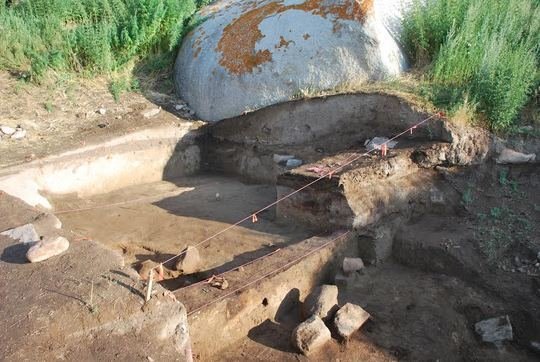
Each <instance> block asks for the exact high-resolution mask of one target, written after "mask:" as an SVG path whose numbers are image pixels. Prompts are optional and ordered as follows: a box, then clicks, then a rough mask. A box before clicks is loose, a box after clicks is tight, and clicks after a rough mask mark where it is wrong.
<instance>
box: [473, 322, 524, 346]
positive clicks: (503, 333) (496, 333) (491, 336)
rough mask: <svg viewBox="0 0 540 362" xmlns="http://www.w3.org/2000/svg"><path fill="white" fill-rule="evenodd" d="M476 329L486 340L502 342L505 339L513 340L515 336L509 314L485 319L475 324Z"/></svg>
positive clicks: (496, 342)
mask: <svg viewBox="0 0 540 362" xmlns="http://www.w3.org/2000/svg"><path fill="white" fill-rule="evenodd" d="M474 330H475V331H476V333H478V335H480V337H482V340H483V341H484V342H489V343H494V344H496V345H499V344H501V343H502V342H503V341H507V340H508V341H511V340H512V339H513V338H514V337H513V333H512V325H511V324H510V318H509V317H508V315H504V316H500V317H496V318H490V319H485V320H483V321H480V322H478V323H476V324H475V325H474Z"/></svg>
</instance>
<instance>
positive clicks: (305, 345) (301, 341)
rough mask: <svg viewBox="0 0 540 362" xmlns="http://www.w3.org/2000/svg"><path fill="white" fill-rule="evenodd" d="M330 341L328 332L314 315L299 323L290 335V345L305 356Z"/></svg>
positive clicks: (320, 320)
mask: <svg viewBox="0 0 540 362" xmlns="http://www.w3.org/2000/svg"><path fill="white" fill-rule="evenodd" d="M330 339H331V334H330V330H329V329H328V327H326V325H325V324H324V322H323V321H322V319H321V318H319V317H318V316H316V315H314V316H311V317H310V318H308V319H307V320H306V321H304V322H302V323H300V324H299V325H298V327H296V328H295V329H294V331H293V333H292V344H293V345H294V346H295V347H296V348H297V349H298V350H299V351H300V352H302V353H303V354H305V355H309V354H310V353H312V352H313V351H316V350H318V349H319V348H321V347H322V346H324V345H325V344H326V343H327V342H328V341H330Z"/></svg>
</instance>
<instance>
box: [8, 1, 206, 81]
mask: <svg viewBox="0 0 540 362" xmlns="http://www.w3.org/2000/svg"><path fill="white" fill-rule="evenodd" d="M196 8H197V4H196V2H195V0H86V1H79V0H32V1H29V0H26V1H19V2H13V3H12V5H6V2H4V1H0V33H1V34H2V36H0V69H5V70H10V71H16V72H19V73H21V74H25V75H27V77H28V78H29V79H31V80H34V81H39V79H40V77H41V76H43V74H44V73H46V72H48V71H56V72H77V73H82V74H84V75H89V76H92V75H97V74H107V73H109V72H113V71H116V70H118V69H121V68H122V67H124V66H125V65H126V64H128V63H129V62H131V61H133V60H139V59H144V58H146V57H148V56H152V55H155V54H160V53H166V52H170V51H173V50H174V49H175V48H176V46H177V45H178V43H179V41H180V39H181V37H182V35H183V33H184V31H185V29H186V24H187V23H188V21H189V19H190V17H191V16H192V14H193V13H194V12H195V10H196Z"/></svg>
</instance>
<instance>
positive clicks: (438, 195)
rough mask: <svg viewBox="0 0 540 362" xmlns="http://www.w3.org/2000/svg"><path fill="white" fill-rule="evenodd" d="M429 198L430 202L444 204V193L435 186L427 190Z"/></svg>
mask: <svg viewBox="0 0 540 362" xmlns="http://www.w3.org/2000/svg"><path fill="white" fill-rule="evenodd" d="M429 199H430V200H431V203H432V204H435V205H444V194H443V193H442V192H441V191H440V190H439V189H437V188H435V187H432V188H431V189H430V190H429Z"/></svg>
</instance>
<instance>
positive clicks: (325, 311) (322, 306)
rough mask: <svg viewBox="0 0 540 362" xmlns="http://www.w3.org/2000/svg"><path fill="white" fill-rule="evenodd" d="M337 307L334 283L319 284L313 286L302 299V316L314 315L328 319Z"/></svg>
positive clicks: (336, 292) (336, 293)
mask: <svg viewBox="0 0 540 362" xmlns="http://www.w3.org/2000/svg"><path fill="white" fill-rule="evenodd" d="M337 309H338V288H337V286H335V285H321V286H318V287H317V288H315V289H314V290H313V291H312V292H311V293H310V294H309V295H308V296H307V297H306V300H305V301H304V305H303V311H304V317H309V316H312V315H316V316H318V317H319V318H322V319H324V320H328V319H330V318H332V317H333V315H334V313H335V312H336V311H337Z"/></svg>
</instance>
